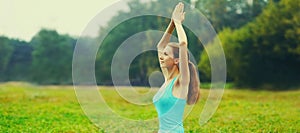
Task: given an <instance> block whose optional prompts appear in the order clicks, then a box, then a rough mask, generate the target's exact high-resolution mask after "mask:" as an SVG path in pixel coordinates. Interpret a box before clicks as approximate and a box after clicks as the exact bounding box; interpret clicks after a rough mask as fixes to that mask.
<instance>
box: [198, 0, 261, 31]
mask: <svg viewBox="0 0 300 133" xmlns="http://www.w3.org/2000/svg"><path fill="white" fill-rule="evenodd" d="M266 4H267V1H266V0H252V2H251V1H249V0H198V1H197V2H196V8H197V9H199V10H200V11H201V12H202V13H203V14H204V15H205V16H206V17H207V18H208V20H210V21H211V23H212V25H213V27H214V28H215V29H216V31H218V32H219V31H221V30H222V29H223V28H225V27H230V28H234V29H236V28H240V27H241V26H243V25H245V24H246V23H248V22H249V21H252V20H253V19H254V18H255V17H256V16H258V15H259V14H260V13H261V11H262V9H263V8H264V7H265V6H266Z"/></svg>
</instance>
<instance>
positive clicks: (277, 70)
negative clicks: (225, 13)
mask: <svg viewBox="0 0 300 133" xmlns="http://www.w3.org/2000/svg"><path fill="white" fill-rule="evenodd" d="M297 3H299V0H298V1H297V0H296V1H289V0H281V1H280V2H279V3H274V2H271V3H270V4H269V5H268V7H267V8H266V9H265V10H264V11H263V13H262V14H261V15H260V16H258V17H257V18H256V19H255V21H253V22H250V23H248V24H247V25H245V26H244V27H242V28H240V29H237V30H230V29H225V30H223V31H222V32H220V33H219V37H220V40H221V41H222V43H223V47H224V50H225V54H226V58H227V64H228V74H229V76H230V77H231V78H233V80H234V82H235V83H236V84H237V85H239V86H248V87H254V88H269V89H271V88H272V89H281V88H283V89H286V88H291V87H294V86H298V85H299V82H298V81H299V80H300V78H299V75H298V73H300V69H299V68H300V60H299V59H300V58H299V57H300V54H299V49H300V45H299V44H300V43H299V42H300V38H299V35H300V32H299V31H300V29H299V25H300V23H299V22H300V21H299V20H300V17H299V16H300V15H299V8H300V5H299V4H297ZM213 43H216V42H212V44H213ZM202 56H204V57H202V58H207V57H205V56H207V55H205V54H203V55H202ZM204 61H205V60H203V62H202V63H200V67H204V68H206V64H207V63H209V62H207V61H206V62H204ZM207 73H209V71H207V72H206V74H207Z"/></svg>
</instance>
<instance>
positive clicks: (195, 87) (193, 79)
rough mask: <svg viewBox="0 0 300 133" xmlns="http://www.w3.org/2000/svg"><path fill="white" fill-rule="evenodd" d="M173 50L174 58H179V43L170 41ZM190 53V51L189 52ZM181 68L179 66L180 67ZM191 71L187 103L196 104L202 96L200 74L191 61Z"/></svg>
mask: <svg viewBox="0 0 300 133" xmlns="http://www.w3.org/2000/svg"><path fill="white" fill-rule="evenodd" d="M168 46H170V47H171V48H172V50H173V54H174V58H179V44H178V43H174V42H170V43H169V44H168ZM187 54H188V53H187ZM178 68H179V67H178ZM189 71H190V83H189V90H188V97H187V104H189V105H191V104H195V103H197V102H198V100H199V97H200V90H199V85H200V81H199V76H198V72H197V69H196V67H195V65H194V64H193V63H192V62H191V61H189Z"/></svg>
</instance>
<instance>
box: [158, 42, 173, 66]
mask: <svg viewBox="0 0 300 133" xmlns="http://www.w3.org/2000/svg"><path fill="white" fill-rule="evenodd" d="M159 61H160V63H161V67H167V68H168V67H172V66H173V65H175V64H176V62H175V59H174V54H173V49H172V48H171V47H170V46H167V47H166V48H165V49H164V50H163V54H162V55H161V57H159Z"/></svg>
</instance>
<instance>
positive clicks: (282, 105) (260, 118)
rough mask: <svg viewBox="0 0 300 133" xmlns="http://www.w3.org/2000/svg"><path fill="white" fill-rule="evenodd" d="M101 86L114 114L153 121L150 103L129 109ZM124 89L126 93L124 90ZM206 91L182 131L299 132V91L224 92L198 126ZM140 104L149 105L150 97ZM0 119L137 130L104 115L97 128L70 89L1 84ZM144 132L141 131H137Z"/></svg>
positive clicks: (26, 124) (76, 128) (72, 128)
mask: <svg viewBox="0 0 300 133" xmlns="http://www.w3.org/2000/svg"><path fill="white" fill-rule="evenodd" d="M99 88H101V89H102V90H100V92H101V94H102V95H103V96H104V98H105V100H106V101H107V103H108V105H109V106H110V107H111V109H112V110H114V111H115V113H116V114H119V115H120V116H122V117H124V118H125V117H126V118H129V119H134V120H147V119H152V118H156V117H157V114H156V112H155V109H154V106H153V105H147V106H138V105H133V104H131V103H129V102H126V101H125V100H124V99H122V98H121V97H120V96H119V95H118V94H117V93H116V92H115V91H114V90H113V89H111V87H99ZM124 91H125V93H126V91H127V89H124ZM138 91H139V92H140V93H145V92H147V89H145V88H138ZM208 91H209V90H205V89H204V90H201V93H202V97H201V99H200V102H199V103H197V104H196V106H194V108H193V110H192V111H191V113H189V114H188V116H187V118H186V119H185V120H184V127H185V131H186V132H213V133H215V132H222V133H223V132H243V133H244V132H280V133H281V132H291V133H294V132H300V90H296V91H277V92H272V91H251V90H235V89H226V90H225V92H224V95H223V98H222V101H221V103H220V106H219V108H218V110H217V112H216V113H215V114H214V116H213V117H212V119H210V121H209V122H208V123H207V124H205V125H203V126H200V125H199V124H198V122H199V115H200V112H201V111H202V109H203V106H204V104H205V100H206V97H207V95H208ZM141 100H145V101H146V102H151V97H144V98H143V99H141ZM0 116H1V117H0V132H103V131H104V129H106V128H107V129H109V130H110V131H114V132H118V131H119V132H126V131H127V132H131V131H132V129H134V128H135V126H136V125H130V123H127V122H126V121H124V122H123V121H118V122H119V123H118V122H114V121H113V120H111V119H108V118H109V117H107V119H105V118H104V117H103V119H100V120H99V121H98V122H99V123H105V124H106V125H109V127H102V128H98V127H97V126H95V124H93V123H92V122H91V121H90V120H89V119H88V117H87V116H86V115H85V114H84V112H83V111H82V109H81V107H80V104H79V103H78V101H77V98H76V95H75V91H74V89H73V86H35V85H31V84H27V83H17V82H10V83H2V84H0ZM120 122H121V123H122V124H121V125H120ZM99 123H97V124H99ZM105 124H103V125H105ZM157 126H158V123H157V120H154V121H153V123H152V124H150V125H147V126H145V128H153V129H156V128H157ZM130 127H132V128H130ZM111 129H115V130H111ZM144 131H145V130H143V129H140V132H144Z"/></svg>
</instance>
